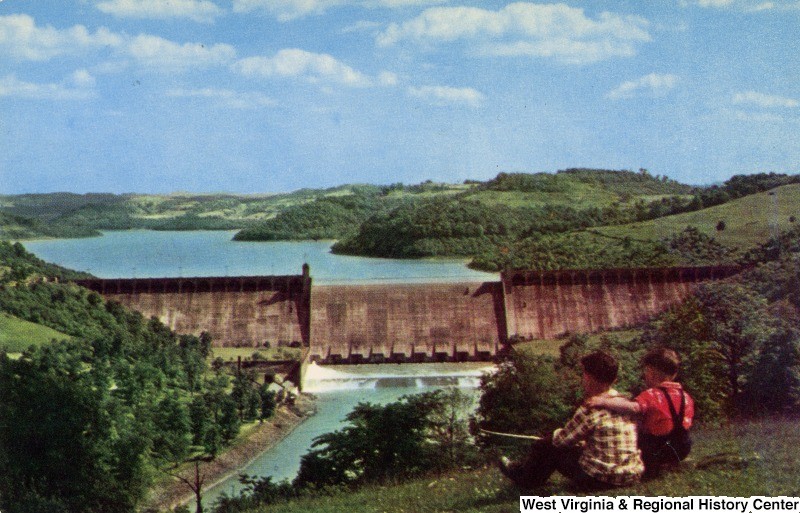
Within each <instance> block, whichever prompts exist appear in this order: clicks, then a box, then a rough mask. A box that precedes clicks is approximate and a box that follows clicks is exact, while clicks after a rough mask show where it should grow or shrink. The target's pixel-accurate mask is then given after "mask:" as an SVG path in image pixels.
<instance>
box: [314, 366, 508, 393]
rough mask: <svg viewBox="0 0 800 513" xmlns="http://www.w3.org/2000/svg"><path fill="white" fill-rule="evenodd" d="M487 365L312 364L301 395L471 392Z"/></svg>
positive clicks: (492, 367) (490, 370) (492, 368)
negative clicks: (393, 390) (439, 390)
mask: <svg viewBox="0 0 800 513" xmlns="http://www.w3.org/2000/svg"><path fill="white" fill-rule="evenodd" d="M494 369H495V367H494V365H492V364H490V363H404V364H360V365H335V366H324V365H318V364H317V363H315V362H312V363H310V364H309V365H308V367H307V368H306V370H305V373H304V377H303V391H305V392H311V393H320V392H330V391H333V390H360V389H375V388H428V387H436V388H442V387H460V388H475V387H477V386H478V384H479V383H480V378H481V376H482V375H483V374H486V373H490V372H493V371H494Z"/></svg>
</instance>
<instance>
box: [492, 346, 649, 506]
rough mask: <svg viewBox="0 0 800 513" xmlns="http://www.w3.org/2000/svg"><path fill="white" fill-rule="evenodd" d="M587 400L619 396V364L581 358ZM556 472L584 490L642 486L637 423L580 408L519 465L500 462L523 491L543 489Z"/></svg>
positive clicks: (605, 357) (593, 356)
mask: <svg viewBox="0 0 800 513" xmlns="http://www.w3.org/2000/svg"><path fill="white" fill-rule="evenodd" d="M581 366H582V367H583V375H582V381H581V384H582V386H583V390H584V394H585V400H588V399H590V398H592V397H606V398H613V397H618V396H619V393H618V392H617V391H616V390H614V389H612V388H611V385H612V384H613V383H614V382H615V381H616V379H617V371H618V368H619V366H618V364H617V361H616V360H615V359H614V358H613V357H612V356H611V355H609V354H607V353H605V352H603V351H595V352H593V353H590V354H588V355H586V356H584V357H583V358H581ZM555 470H558V471H559V472H560V473H561V474H563V475H565V476H566V477H568V478H569V479H571V480H572V481H573V482H575V483H576V484H577V485H578V486H579V487H581V488H583V489H585V490H601V489H604V488H610V487H613V486H624V485H628V484H633V483H636V482H637V481H639V478H640V477H641V475H642V473H643V472H644V465H643V463H642V459H641V456H640V452H639V449H638V447H637V444H636V424H635V422H633V421H632V420H631V418H630V417H629V416H627V415H622V414H619V413H615V412H613V411H611V410H607V409H597V408H590V407H589V406H588V405H587V404H586V402H584V404H582V405H581V406H580V407H579V408H578V410H577V411H576V412H575V414H574V415H573V416H572V418H571V419H570V420H569V422H567V424H566V425H565V426H564V427H563V428H560V429H557V430H555V431H554V432H553V434H552V436H551V437H548V438H546V439H544V440H541V441H537V442H535V443H534V444H533V446H532V447H531V450H530V452H529V454H528V455H527V456H526V457H525V458H524V459H523V460H521V461H519V462H511V461H509V460H508V459H507V458H501V461H500V471H501V472H503V474H504V475H505V476H506V477H508V478H509V479H511V480H512V481H514V483H515V484H516V485H517V486H519V487H521V488H532V487H535V486H538V485H542V484H544V483H545V482H546V481H547V479H548V478H549V477H550V475H551V474H552V473H553V471H555Z"/></svg>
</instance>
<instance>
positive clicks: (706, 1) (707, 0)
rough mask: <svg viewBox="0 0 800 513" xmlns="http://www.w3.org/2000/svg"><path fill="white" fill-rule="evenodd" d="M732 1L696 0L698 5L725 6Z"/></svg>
mask: <svg viewBox="0 0 800 513" xmlns="http://www.w3.org/2000/svg"><path fill="white" fill-rule="evenodd" d="M732 3H733V0H697V5H699V6H700V7H727V6H729V5H731V4H732Z"/></svg>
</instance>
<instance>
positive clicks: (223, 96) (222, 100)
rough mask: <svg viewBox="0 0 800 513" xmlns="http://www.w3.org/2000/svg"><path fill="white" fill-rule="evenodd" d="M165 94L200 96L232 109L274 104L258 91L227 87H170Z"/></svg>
mask: <svg viewBox="0 0 800 513" xmlns="http://www.w3.org/2000/svg"><path fill="white" fill-rule="evenodd" d="M167 96H171V97H174V98H201V99H208V100H211V101H214V102H216V103H218V104H219V105H222V106H224V107H230V108H233V109H255V108H259V107H272V106H274V105H275V104H276V102H275V100H273V99H272V98H270V97H268V96H266V95H264V94H262V93H258V92H239V91H231V90H228V89H214V88H203V89H171V90H169V91H167Z"/></svg>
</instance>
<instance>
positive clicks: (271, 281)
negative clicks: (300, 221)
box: [77, 274, 311, 347]
mask: <svg viewBox="0 0 800 513" xmlns="http://www.w3.org/2000/svg"><path fill="white" fill-rule="evenodd" d="M77 283H78V284H79V285H82V286H84V287H87V288H89V289H91V290H94V291H96V292H98V293H100V294H101V295H103V296H104V297H105V298H106V299H107V300H109V301H117V302H119V303H121V304H123V305H124V306H126V307H128V308H131V309H133V310H137V311H139V312H141V313H142V314H143V315H144V316H146V317H157V318H159V319H160V320H161V322H163V323H164V324H166V325H167V326H169V327H170V329H172V330H175V331H177V332H178V333H189V334H194V335H199V334H200V333H202V332H204V331H205V332H207V333H209V334H210V335H211V337H212V341H213V342H212V343H213V344H214V346H216V347H261V346H265V345H266V344H269V345H270V346H272V347H275V346H308V345H309V343H310V339H309V331H308V317H309V304H308V299H309V290H310V288H311V279H310V277H309V276H308V275H307V274H303V275H297V276H295V275H292V276H252V277H246V276H245V277H235V278H152V279H111V280H80V281H78V282H77Z"/></svg>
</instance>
